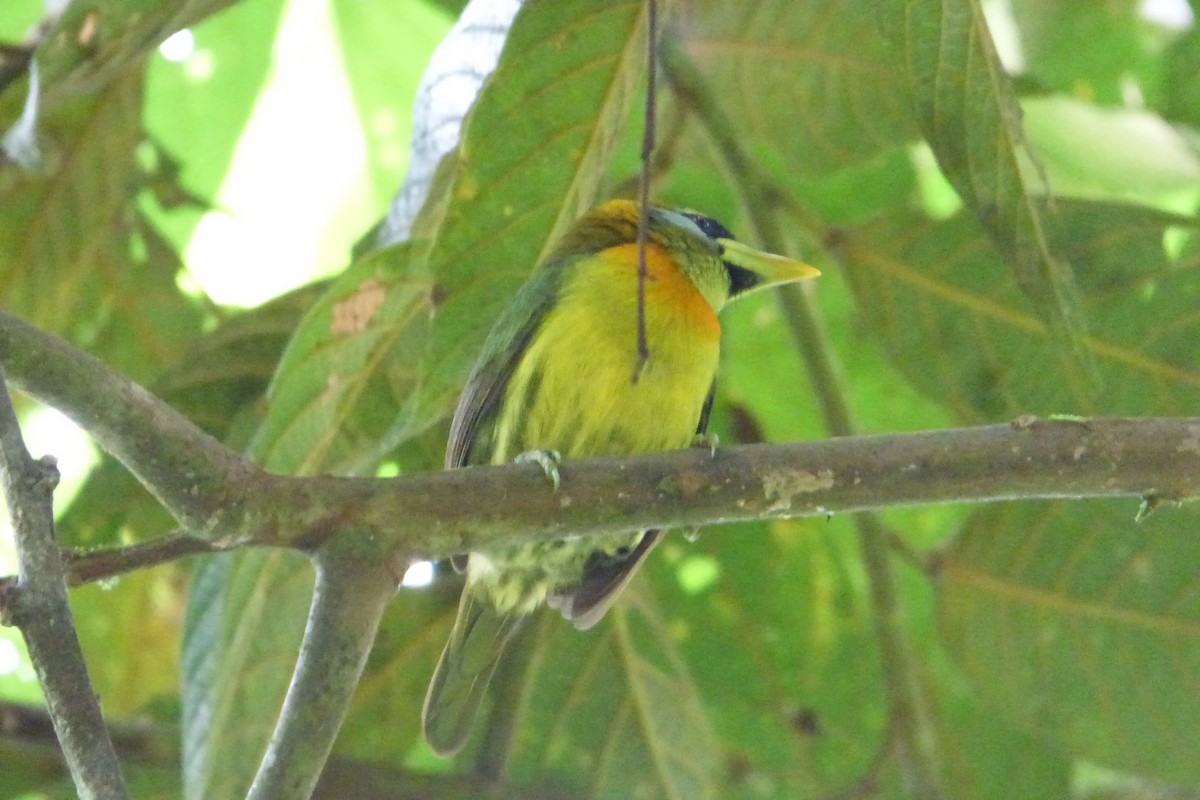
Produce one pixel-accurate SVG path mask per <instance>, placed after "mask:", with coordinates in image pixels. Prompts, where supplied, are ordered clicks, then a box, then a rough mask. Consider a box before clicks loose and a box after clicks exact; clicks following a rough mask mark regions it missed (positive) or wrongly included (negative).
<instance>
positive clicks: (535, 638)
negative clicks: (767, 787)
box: [480, 581, 721, 800]
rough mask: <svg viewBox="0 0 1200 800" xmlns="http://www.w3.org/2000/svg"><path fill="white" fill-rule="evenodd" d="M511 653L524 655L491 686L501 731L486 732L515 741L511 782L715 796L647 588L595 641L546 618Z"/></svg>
mask: <svg viewBox="0 0 1200 800" xmlns="http://www.w3.org/2000/svg"><path fill="white" fill-rule="evenodd" d="M514 645H515V646H517V647H522V648H526V649H527V652H525V653H522V654H517V655H516V657H514V658H512V659H511V660H510V661H508V662H507V663H505V664H504V665H502V667H501V670H502V672H501V674H499V675H497V678H496V681H497V683H498V684H499V687H498V690H497V692H496V695H497V696H499V697H503V698H504V699H503V700H502V701H500V702H502V703H503V708H504V715H503V716H504V719H502V720H494V719H489V720H488V724H489V726H490V728H493V729H498V730H500V731H511V732H512V733H511V734H510V736H512V737H513V739H512V740H510V741H508V742H506V743H504V744H503V745H501V746H502V747H505V746H506V747H508V748H509V750H508V752H507V757H506V761H505V763H504V768H505V774H506V775H507V776H508V777H509V778H511V779H513V780H517V781H522V782H526V783H530V784H545V785H550V786H553V785H556V784H567V785H569V786H572V787H575V788H576V789H577V790H578V791H580V792H581V793H582V796H583V797H587V798H590V799H591V800H610V799H611V800H617V799H618V798H627V797H662V798H670V799H671V800H684V799H685V798H714V797H719V796H721V795H720V792H719V790H718V786H719V783H718V781H719V779H720V770H721V760H720V751H719V749H718V745H717V740H716V739H715V737H714V734H713V730H712V727H711V723H710V722H709V719H708V716H707V714H706V712H705V710H704V708H703V706H702V704H701V700H700V697H699V695H698V694H697V692H696V688H695V686H694V685H693V684H692V682H691V679H690V677H689V675H688V670H687V667H686V666H685V665H684V663H683V660H682V657H681V653H680V651H679V649H678V647H677V646H676V643H675V642H674V641H673V639H672V637H671V635H670V633H669V628H668V627H667V625H666V620H664V619H663V618H662V617H661V616H660V610H659V607H658V605H657V603H656V602H655V601H654V599H653V597H652V595H651V594H650V593H649V591H648V587H647V586H646V584H645V583H641V582H640V581H635V583H634V584H632V585H631V586H630V587H629V588H628V589H626V591H625V594H624V596H623V597H622V599H621V602H620V603H618V604H617V605H616V606H615V607H614V608H613V609H612V610H610V611H609V613H608V615H607V618H606V621H605V622H604V623H603V624H602V625H600V626H598V627H597V628H596V630H594V631H592V632H588V633H580V632H578V631H576V630H574V629H573V628H572V627H571V626H569V625H566V624H563V622H562V620H561V619H558V618H557V615H555V614H553V613H551V612H546V613H543V614H542V615H540V618H539V619H538V620H537V624H536V627H534V629H533V630H531V631H530V632H529V635H528V636H526V637H523V638H520V639H518V640H517V641H516V642H514ZM506 669H508V670H510V671H511V672H515V673H516V675H515V676H514V675H512V674H511V673H510V675H508V676H507V677H506V675H505V674H504V672H503V670H506ZM514 677H515V680H514V681H513V683H506V679H507V680H513V678H514ZM518 687H519V688H518ZM506 688H508V689H511V690H516V691H519V694H518V695H517V696H516V697H513V696H512V695H511V694H510V693H509V692H506V691H505V690H506ZM486 736H487V734H486V733H485V734H484V736H482V737H480V738H486Z"/></svg>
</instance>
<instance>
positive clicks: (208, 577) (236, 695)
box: [180, 550, 312, 800]
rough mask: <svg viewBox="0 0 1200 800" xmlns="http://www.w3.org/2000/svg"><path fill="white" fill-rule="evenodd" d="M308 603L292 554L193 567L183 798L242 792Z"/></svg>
mask: <svg viewBox="0 0 1200 800" xmlns="http://www.w3.org/2000/svg"><path fill="white" fill-rule="evenodd" d="M311 596H312V573H311V570H309V569H306V568H305V564H304V563H303V559H302V558H301V557H300V556H298V555H296V554H294V553H290V552H287V551H283V550H271V551H252V552H244V553H237V554H230V555H219V556H211V557H209V558H207V559H206V560H205V561H203V562H201V565H200V568H199V569H197V570H196V573H195V576H194V577H193V580H192V586H191V589H190V591H189V594H188V607H187V616H186V618H185V619H184V624H183V645H182V651H183V652H182V659H181V664H180V666H181V674H182V683H183V697H182V700H183V720H182V731H181V733H182V737H183V784H184V797H186V798H189V799H190V800H213V798H235V797H242V796H244V795H245V793H246V789H247V788H248V787H249V784H250V780H251V779H252V778H253V776H254V773H255V771H256V770H257V769H258V764H259V761H260V760H261V759H262V754H263V751H264V749H265V747H266V744H267V739H268V738H269V736H270V733H271V731H272V730H273V729H274V727H275V720H276V719H277V718H278V716H279V709H280V706H281V705H282V703H283V693H284V690H285V689H286V687H287V684H288V679H289V678H290V676H291V672H292V668H293V666H294V664H295V661H296V655H297V653H298V652H299V647H300V637H301V634H302V633H303V631H304V615H303V614H300V613H296V610H297V609H302V608H305V607H306V606H307V604H308V601H309V598H310V597H311ZM247 620H252V621H253V622H254V623H256V624H255V625H254V626H253V628H251V627H249V626H248V625H247V624H246V621H247Z"/></svg>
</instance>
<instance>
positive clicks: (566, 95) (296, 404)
mask: <svg viewBox="0 0 1200 800" xmlns="http://www.w3.org/2000/svg"><path fill="white" fill-rule="evenodd" d="M643 14H644V8H643V6H642V4H641V3H637V2H624V3H617V4H609V5H606V6H605V7H603V8H602V9H598V8H597V7H596V6H595V5H594V4H592V3H587V2H582V1H581V0H577V1H576V2H557V1H556V2H545V1H542V2H537V1H536V0H535V2H529V3H527V4H526V5H525V6H524V7H523V9H522V11H521V14H520V15H519V16H518V18H517V20H516V22H515V23H514V27H513V30H512V32H511V34H510V39H509V41H508V43H507V45H506V48H505V51H504V54H503V55H502V56H501V60H500V64H499V66H498V67H497V71H496V73H495V75H494V76H493V78H492V80H491V82H490V83H489V84H488V87H487V88H485V91H484V92H483V93H482V94H481V96H480V98H479V99H478V100H477V101H476V105H475V106H474V108H473V110H472V112H471V114H470V117H469V119H468V122H467V128H466V130H465V132H464V135H463V140H462V144H461V146H460V148H459V150H458V151H457V152H456V153H455V154H454V155H452V156H451V158H453V159H455V161H454V163H453V166H452V167H450V168H449V170H448V172H447V173H446V174H448V175H449V176H450V179H449V182H448V183H446V184H445V185H446V186H448V187H449V195H448V196H447V197H443V198H435V199H434V201H433V202H431V204H430V208H431V209H436V210H431V211H430V213H429V214H427V215H426V217H425V221H424V228H423V230H425V231H426V232H427V234H428V235H430V237H431V242H432V243H431V246H430V249H429V250H428V258H427V260H426V261H414V260H412V259H410V257H409V253H410V250H409V248H407V247H403V246H402V247H400V248H392V249H387V250H383V251H380V252H379V253H377V254H375V255H373V256H370V257H368V258H367V259H365V260H364V261H362V262H359V263H358V264H355V265H354V266H353V267H352V268H351V270H350V271H349V272H348V273H347V274H346V275H344V276H342V277H341V278H339V280H338V281H336V282H335V284H334V286H333V287H332V288H331V289H330V293H329V294H328V295H327V296H326V298H324V299H323V300H322V302H321V303H320V304H318V306H316V307H314V309H313V311H312V312H311V313H310V315H309V317H308V318H307V320H306V321H305V322H304V323H302V325H301V327H300V329H299V330H298V331H297V334H296V337H295V338H294V340H293V342H292V344H291V345H290V347H289V349H288V352H287V353H286V354H285V356H284V360H283V362H282V363H281V364H280V369H279V373H278V375H277V377H276V380H275V382H274V384H273V386H272V390H271V405H270V407H269V410H268V417H267V420H266V422H265V423H264V426H263V428H262V429H261V430H260V432H259V435H258V436H257V437H256V438H255V441H254V444H253V445H252V448H251V450H252V452H253V453H254V454H255V456H256V457H257V458H258V459H259V460H260V461H261V462H262V463H263V464H264V465H265V466H266V467H268V468H270V469H273V470H277V471H281V472H288V473H312V472H315V471H318V470H327V471H335V472H342V473H345V472H352V471H362V470H364V469H366V468H369V467H370V466H372V465H373V463H374V462H375V461H377V460H378V459H379V458H380V457H381V455H382V453H383V452H385V451H386V450H388V449H390V448H391V447H393V446H395V445H397V444H399V443H400V442H402V441H403V440H405V439H406V438H409V437H412V436H415V435H418V434H420V433H421V432H422V431H423V430H425V429H426V428H427V427H428V426H429V425H431V424H432V423H433V422H435V421H437V420H438V419H439V418H440V417H441V416H443V415H444V414H445V413H446V412H447V411H448V410H449V408H450V405H451V403H452V402H453V396H454V393H455V392H457V390H458V386H459V384H460V382H461V380H462V379H463V378H464V377H465V373H466V370H467V366H468V364H469V361H470V359H471V358H472V357H473V356H474V353H475V352H476V350H477V349H478V347H479V344H480V343H481V342H482V339H483V335H484V333H485V332H486V330H487V328H488V326H489V325H490V324H491V320H492V317H493V313H494V311H492V310H493V309H498V308H499V305H500V304H501V303H503V302H506V301H507V299H508V297H509V296H510V295H511V294H512V292H513V291H514V290H515V288H516V287H517V286H518V285H519V283H520V282H521V281H522V280H524V277H525V276H526V274H527V273H528V271H529V270H530V269H531V268H532V266H533V264H534V263H535V261H536V260H537V258H538V257H539V254H540V253H541V252H543V251H544V250H545V248H547V247H548V245H549V242H550V240H551V239H552V238H553V237H555V236H556V235H557V234H558V233H559V232H561V231H562V230H563V229H564V228H565V227H566V226H567V225H569V224H570V223H571V222H573V221H574V219H575V217H576V216H577V215H578V214H579V213H580V212H581V211H582V210H583V209H585V208H587V207H588V206H590V205H591V204H592V202H593V201H594V199H595V191H596V187H597V185H598V183H599V180H600V178H601V176H602V175H603V168H604V166H605V164H606V163H607V157H608V154H609V152H610V149H611V146H612V141H613V139H614V138H615V137H616V135H617V133H618V125H619V123H620V122H621V121H623V119H624V112H625V107H626V98H627V94H628V91H629V88H630V82H631V80H632V77H633V76H634V75H636V74H638V72H639V70H640V61H639V58H640V55H641V45H640V43H641V42H642V40H643V37H644V34H643V32H642V25H643ZM447 203H448V204H447ZM518 208H520V209H521V211H520V212H519V213H515V212H516V209H518ZM431 279H432V281H434V282H435V284H431ZM431 298H435V299H436V311H435V314H434V317H433V323H434V327H433V330H432V339H430V338H429V336H430V327H429V326H430V317H429V308H430V305H429V301H430V299H431ZM489 312H492V313H489ZM260 563H262V561H261V559H260V558H257V557H255V558H253V559H250V560H247V561H244V562H242V561H229V562H227V561H225V560H220V561H216V560H214V561H210V562H207V563H206V564H205V565H204V566H203V567H202V568H201V574H200V577H198V581H199V582H200V584H202V585H204V586H208V587H211V588H210V589H208V590H207V591H204V592H202V591H199V590H194V591H193V597H192V604H191V608H190V609H189V618H190V619H191V620H199V619H205V620H212V622H210V623H209V625H208V627H206V628H205V629H204V630H202V631H200V630H196V623H192V622H189V625H188V636H187V638H186V640H185V659H184V675H185V694H184V702H185V728H184V735H185V741H187V742H188V745H189V748H190V750H189V753H190V754H191V755H190V757H188V758H187V763H188V765H190V766H188V767H187V768H186V772H185V774H186V775H187V777H188V780H187V785H188V792H189V796H190V797H208V796H227V795H229V794H236V793H237V791H240V790H242V789H244V787H245V786H247V785H248V784H249V781H250V779H251V777H252V775H253V773H254V769H255V766H256V759H257V756H258V754H260V753H261V752H262V748H263V745H264V744H265V742H266V740H267V738H268V737H269V735H270V732H271V729H272V727H273V725H274V719H275V714H274V712H273V710H274V709H277V708H278V707H279V705H280V702H281V700H282V697H283V693H284V689H285V687H286V682H287V677H288V675H287V672H288V670H287V669H286V668H284V667H282V665H281V664H280V663H279V660H278V659H279V653H281V652H285V653H292V652H294V640H292V639H288V638H287V637H282V638H280V634H278V633H277V632H278V631H280V630H281V629H287V630H292V629H291V628H290V627H289V626H286V625H281V622H280V621H281V620H296V626H297V629H298V626H299V620H300V619H301V617H302V616H303V611H304V609H305V608H306V606H307V602H308V596H307V594H306V591H307V589H305V590H303V591H302V590H300V589H298V588H296V587H298V586H301V585H303V586H305V587H307V585H308V578H307V570H304V571H303V572H297V571H296V567H295V565H293V567H292V568H291V569H287V568H283V567H282V566H281V565H280V564H278V563H277V562H276V561H274V560H271V561H269V562H267V566H268V567H269V568H270V571H268V572H264V573H259V572H257V571H256V569H255V565H256V564H260ZM230 569H233V570H235V572H234V573H233V574H227V573H229V571H230ZM276 569H278V570H279V571H278V572H275V570H276ZM281 586H282V587H292V588H293V589H294V591H290V592H284V591H283V589H282V588H279V587H281ZM277 589H278V590H279V591H280V593H281V595H280V597H278V598H276V599H275V600H273V601H272V603H271V604H270V605H269V606H265V605H257V606H254V607H251V608H246V607H244V604H243V603H241V602H236V601H231V598H236V597H240V596H242V595H252V596H262V595H271V594H273V593H274V592H275V591H276V590H277ZM231 615H232V616H231ZM243 641H252V642H254V643H255V645H254V648H253V649H244V648H236V647H235V645H236V644H237V643H238V642H243ZM268 641H270V642H272V643H274V644H275V645H277V647H275V649H272V648H271V647H269V646H268V644H267V642H268ZM280 648H283V649H280ZM267 665H269V669H268V668H267ZM194 670H201V671H200V672H199V673H197V672H194ZM247 674H254V675H255V676H256V678H255V681H254V687H253V690H251V689H249V688H247V686H246V685H245V684H244V683H243V681H244V680H245V676H246V675H247ZM251 694H253V697H252V698H251V697H250V695H251ZM235 698H236V699H235ZM213 707H218V708H220V709H223V716H222V717H221V719H220V721H219V722H220V724H216V722H215V721H214V720H213V719H211V717H210V716H209V714H208V712H207V709H209V708H213ZM218 765H219V767H218ZM235 787H238V788H236V789H235Z"/></svg>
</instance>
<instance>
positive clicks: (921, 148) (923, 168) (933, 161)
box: [909, 142, 962, 219]
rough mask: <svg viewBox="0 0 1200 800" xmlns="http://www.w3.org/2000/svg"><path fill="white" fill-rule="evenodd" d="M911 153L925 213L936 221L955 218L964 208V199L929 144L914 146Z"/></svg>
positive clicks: (922, 143) (923, 143)
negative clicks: (951, 182) (948, 177)
mask: <svg viewBox="0 0 1200 800" xmlns="http://www.w3.org/2000/svg"><path fill="white" fill-rule="evenodd" d="M909 152H910V153H911V155H912V162H913V167H914V168H915V169H916V171H917V189H918V191H919V192H920V195H921V205H922V206H924V208H925V213H927V214H928V215H929V216H931V217H933V218H934V219H949V218H950V217H952V216H954V214H955V213H956V212H957V211H958V210H959V209H960V208H962V199H961V198H960V197H959V196H958V192H956V191H954V187H953V186H951V185H950V181H948V180H947V179H946V176H945V174H944V173H943V172H942V170H941V168H939V167H938V163H937V158H936V157H935V156H934V155H933V150H931V149H930V148H929V145H928V144H926V143H925V142H921V143H919V144H915V145H913V146H912V147H911V148H910V149H909Z"/></svg>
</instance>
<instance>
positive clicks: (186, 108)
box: [145, 0, 285, 250]
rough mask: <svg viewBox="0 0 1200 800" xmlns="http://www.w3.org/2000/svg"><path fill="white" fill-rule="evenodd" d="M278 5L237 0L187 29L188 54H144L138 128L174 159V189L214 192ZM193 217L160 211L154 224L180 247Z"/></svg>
mask: <svg viewBox="0 0 1200 800" xmlns="http://www.w3.org/2000/svg"><path fill="white" fill-rule="evenodd" d="M284 6H285V0H258V2H253V3H237V4H235V5H233V6H232V7H231V8H229V9H227V10H225V11H223V12H222V13H220V14H215V15H213V16H211V17H209V18H207V19H205V20H204V21H203V22H202V23H200V24H197V25H195V27H193V28H192V29H191V32H192V36H193V37H194V41H195V49H194V51H193V55H192V57H191V59H189V60H187V61H183V62H170V61H167V60H166V59H165V58H161V57H152V58H151V59H150V60H149V63H148V65H147V68H146V113H145V125H146V131H147V133H148V134H149V135H150V136H152V137H153V139H154V141H155V142H156V144H158V145H159V146H161V148H163V149H164V150H165V151H166V152H167V153H170V154H172V155H175V156H177V157H181V158H182V162H181V164H180V168H179V174H178V175H177V176H176V180H177V182H178V184H179V185H180V191H181V192H182V191H185V190H184V189H183V187H186V190H190V191H191V192H194V193H195V194H197V195H199V196H200V197H203V198H207V199H208V200H209V201H210V202H211V201H212V200H213V199H215V198H216V197H217V194H218V192H219V190H220V188H221V183H222V182H223V181H224V180H225V177H226V174H227V173H228V172H229V167H230V164H231V163H232V161H233V154H234V151H235V149H236V148H237V144H238V141H239V140H240V139H241V136H242V133H243V132H244V131H245V128H246V123H247V122H248V121H249V119H250V116H251V114H252V113H253V111H254V107H255V102H256V101H257V99H258V96H259V94H260V92H261V91H262V89H263V86H264V84H265V83H266V81H267V77H268V74H269V71H270V69H271V60H272V48H273V46H274V45H275V42H276V34H277V32H278V31H277V29H278V27H279V24H280V20H281V18H282V15H283V8H284ZM184 156H186V157H185V158H183V157H184ZM198 216H199V215H197V214H195V213H188V214H171V213H166V214H161V213H160V214H156V215H155V223H156V224H157V225H159V226H160V227H161V228H162V229H163V230H165V231H167V232H168V234H169V236H170V238H171V240H172V242H174V243H175V244H176V246H177V247H178V248H179V249H180V250H182V249H183V248H184V247H185V246H186V244H187V242H188V240H189V239H190V238H191V235H192V231H193V229H194V228H195V225H196V223H197V221H198Z"/></svg>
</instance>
